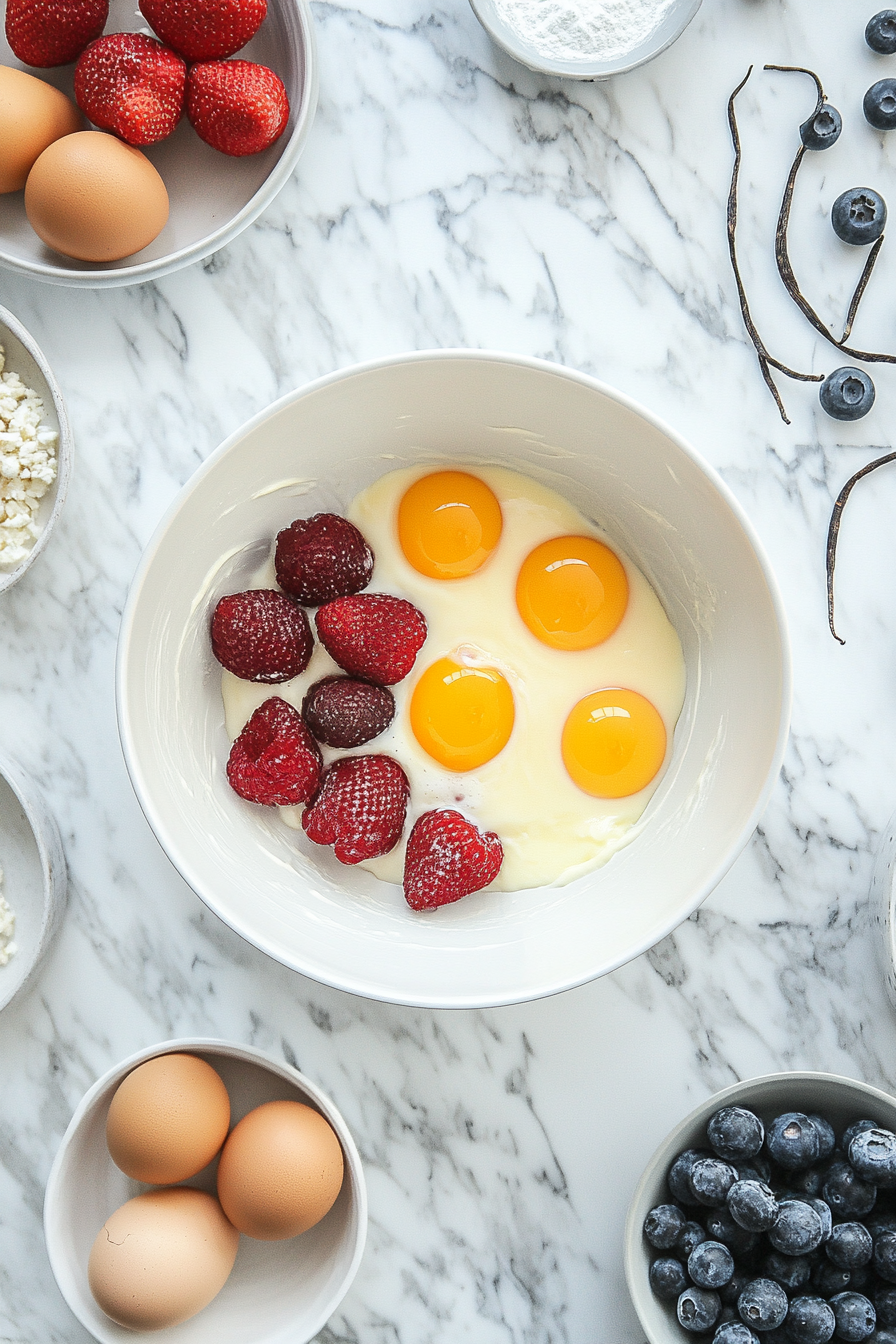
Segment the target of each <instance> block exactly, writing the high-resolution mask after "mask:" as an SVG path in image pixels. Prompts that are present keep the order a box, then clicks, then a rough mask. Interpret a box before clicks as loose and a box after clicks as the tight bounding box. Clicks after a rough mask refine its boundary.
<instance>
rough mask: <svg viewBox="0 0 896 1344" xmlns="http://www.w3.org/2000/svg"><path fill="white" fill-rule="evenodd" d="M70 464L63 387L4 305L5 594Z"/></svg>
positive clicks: (1, 477)
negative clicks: (61, 387) (61, 388)
mask: <svg viewBox="0 0 896 1344" xmlns="http://www.w3.org/2000/svg"><path fill="white" fill-rule="evenodd" d="M71 464H72V436H71V430H70V428H69V423H68V416H67V415H66V411H65V404H64V402H63V400H62V393H61V391H60V389H59V385H58V383H57V382H56V379H55V377H54V376H53V373H52V370H51V369H50V366H49V364H48V363H47V361H46V358H45V357H44V355H43V352H42V351H41V349H40V347H39V346H38V344H37V342H36V341H35V340H34V337H33V336H31V334H30V333H29V332H28V331H26V329H25V328H24V327H23V326H22V324H21V322H20V321H19V320H18V318H17V317H14V316H13V314H12V313H10V312H9V311H8V310H7V309H6V308H2V307H0V593H2V592H3V591H4V589H6V588H10V587H12V585H13V584H14V583H17V582H18V580H19V579H20V578H21V577H22V575H23V574H24V573H25V572H26V571H27V570H28V569H30V567H31V565H32V564H33V563H34V561H35V560H36V559H37V557H38V556H39V555H40V553H41V551H42V550H43V549H44V547H45V546H46V544H47V542H48V541H49V538H50V533H51V531H52V530H53V527H54V525H55V523H56V520H57V518H58V517H59V514H60V513H61V511H62V505H63V502H64V500H65V495H66V491H67V489H68V482H69V476H70V473H71ZM2 863H3V860H2V857H0V866H2Z"/></svg>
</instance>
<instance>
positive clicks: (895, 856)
mask: <svg viewBox="0 0 896 1344" xmlns="http://www.w3.org/2000/svg"><path fill="white" fill-rule="evenodd" d="M871 909H872V911H873V915H874V919H875V922H876V923H877V925H878V928H879V930H880V941H879V943H878V948H879V951H880V957H881V964H882V967H883V972H884V979H885V981H886V985H887V993H888V994H889V996H890V1002H891V1003H892V1004H893V1006H894V1008H896V812H894V813H893V815H892V817H891V818H890V820H889V821H888V822H887V825H886V828H885V830H884V833H883V835H882V836H881V841H880V846H879V848H878V851H877V859H876V861H875V865H874V875H873V877H872V880H871Z"/></svg>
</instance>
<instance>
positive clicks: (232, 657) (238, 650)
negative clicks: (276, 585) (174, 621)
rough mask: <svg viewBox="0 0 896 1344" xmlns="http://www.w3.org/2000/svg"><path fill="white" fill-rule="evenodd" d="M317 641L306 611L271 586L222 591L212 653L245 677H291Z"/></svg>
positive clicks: (300, 669) (303, 664)
mask: <svg viewBox="0 0 896 1344" xmlns="http://www.w3.org/2000/svg"><path fill="white" fill-rule="evenodd" d="M313 647H314V638H313V636H312V634H311V626H310V625H309V624H308V617H307V616H306V615H305V613H304V611H303V610H302V608H301V607H300V606H298V604H297V603H295V602H293V601H291V600H290V599H289V598H288V597H284V596H283V594H282V593H278V592H275V591H274V589H273V588H255V589H250V591H249V592H247V593H231V594H230V596H229V597H222V598H221V601H220V602H219V603H218V605H217V606H216V607H215V612H214V615H213V616H212V653H213V654H214V655H215V657H216V658H217V660H218V662H219V663H220V664H221V665H222V667H226V668H227V671H228V672H232V673H233V675H234V676H235V677H242V678H243V680H244V681H266V682H276V681H290V680H291V679H292V678H293V677H297V676H298V675H299V673H300V672H304V671H305V668H306V667H307V666H308V660H309V658H310V657H311V650H312V648H313Z"/></svg>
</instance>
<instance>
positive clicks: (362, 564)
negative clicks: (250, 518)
mask: <svg viewBox="0 0 896 1344" xmlns="http://www.w3.org/2000/svg"><path fill="white" fill-rule="evenodd" d="M274 567H275V569H276V571H277V582H278V583H279V585H280V587H281V588H282V589H283V591H284V592H286V593H290V594H291V595H292V596H293V597H295V598H298V600H299V601H300V602H304V603H305V605H306V606H307V607H319V606H320V604H321V603H322V602H332V601H333V599H334V598H335V597H348V596H349V594H351V593H360V591H361V589H362V588H366V587H367V585H368V583H369V582H370V577H371V575H372V574H373V551H372V550H371V549H370V547H369V546H368V545H367V542H366V541H365V540H364V538H363V537H362V535H361V533H360V532H359V531H358V529H357V528H356V527H355V525H354V523H350V522H349V521H348V519H347V518H340V517H339V514H338V513H316V514H315V515H314V517H313V518H297V519H296V520H295V522H294V523H290V525H289V527H285V528H284V529H283V531H282V532H278V533H277V550H276V553H275V555H274Z"/></svg>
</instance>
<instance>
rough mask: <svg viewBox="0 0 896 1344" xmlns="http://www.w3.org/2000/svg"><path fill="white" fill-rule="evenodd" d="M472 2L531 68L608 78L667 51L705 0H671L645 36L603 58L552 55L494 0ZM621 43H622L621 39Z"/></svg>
mask: <svg viewBox="0 0 896 1344" xmlns="http://www.w3.org/2000/svg"><path fill="white" fill-rule="evenodd" d="M470 3H471V5H472V6H473V10H474V13H475V14H476V16H477V18H478V19H479V21H480V22H481V23H482V25H483V26H484V27H485V29H486V30H487V31H488V32H489V33H490V34H491V36H492V37H493V38H494V39H495V41H496V42H498V43H499V44H500V45H501V46H502V47H503V48H504V49H505V51H507V52H509V53H510V55H511V56H513V57H514V58H515V59H516V60H518V61H520V62H521V63H522V64H523V65H527V66H528V67H529V68H530V69H532V70H540V71H545V72H547V73H548V74H554V75H562V76H566V77H567V78H572V79H607V78H609V76H611V75H618V74H623V73H624V72H625V71H627V70H633V69H635V67H636V66H639V65H644V64H645V62H647V61H652V60H653V58H654V56H659V54H660V52H661V51H665V49H666V48H667V47H669V46H671V45H672V43H673V42H674V41H675V40H676V39H677V38H678V37H680V36H681V34H682V33H683V32H684V30H685V28H686V27H687V26H688V24H689V23H690V21H691V19H692V18H693V17H694V15H695V14H696V13H697V10H698V9H699V8H700V5H701V4H702V0H671V4H669V6H668V8H666V10H665V12H664V13H663V15H662V17H661V18H660V21H659V22H658V23H657V25H656V27H655V28H653V29H652V30H651V31H650V32H649V33H648V34H647V36H646V37H644V38H643V39H642V40H640V41H633V42H632V44H631V45H630V46H627V47H626V48H625V50H619V51H618V52H617V54H614V55H613V56H611V57H609V58H607V59H601V60H596V59H594V58H593V57H589V56H582V57H581V58H579V57H576V58H575V59H570V58H568V57H561V56H556V55H549V54H547V53H546V52H545V51H543V50H540V49H539V47H538V46H536V45H534V44H533V43H532V42H531V41H529V40H527V39H525V38H523V37H522V36H521V35H520V33H519V32H518V31H517V29H516V28H514V27H513V25H512V24H510V23H508V21H507V20H506V18H505V17H504V15H503V13H502V12H501V11H500V10H499V9H498V6H497V5H496V3H495V0H470ZM619 45H620V47H621V46H622V43H621V42H620V44H619Z"/></svg>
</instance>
